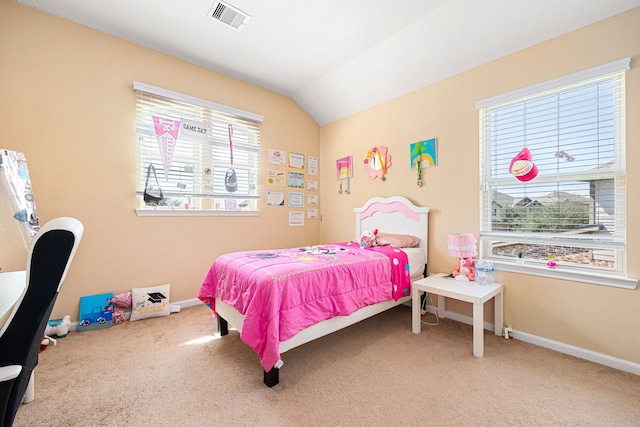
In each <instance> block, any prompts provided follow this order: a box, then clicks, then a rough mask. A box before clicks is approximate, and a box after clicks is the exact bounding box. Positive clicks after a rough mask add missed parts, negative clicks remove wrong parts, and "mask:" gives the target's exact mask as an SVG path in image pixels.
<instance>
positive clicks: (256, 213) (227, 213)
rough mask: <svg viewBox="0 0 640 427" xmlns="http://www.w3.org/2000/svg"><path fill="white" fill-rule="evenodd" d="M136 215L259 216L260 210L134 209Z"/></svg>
mask: <svg viewBox="0 0 640 427" xmlns="http://www.w3.org/2000/svg"><path fill="white" fill-rule="evenodd" d="M136 215H138V216H259V215H260V211H223V210H203V209H191V210H184V209H136Z"/></svg>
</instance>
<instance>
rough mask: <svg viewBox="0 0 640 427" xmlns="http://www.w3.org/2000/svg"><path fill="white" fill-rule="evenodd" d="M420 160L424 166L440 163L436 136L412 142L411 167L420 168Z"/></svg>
mask: <svg viewBox="0 0 640 427" xmlns="http://www.w3.org/2000/svg"><path fill="white" fill-rule="evenodd" d="M418 162H420V166H421V167H423V168H428V167H430V166H436V165H437V164H438V153H437V141H436V138H431V139H426V140H424V141H418V142H414V143H413V144H411V169H412V170H414V169H417V168H418Z"/></svg>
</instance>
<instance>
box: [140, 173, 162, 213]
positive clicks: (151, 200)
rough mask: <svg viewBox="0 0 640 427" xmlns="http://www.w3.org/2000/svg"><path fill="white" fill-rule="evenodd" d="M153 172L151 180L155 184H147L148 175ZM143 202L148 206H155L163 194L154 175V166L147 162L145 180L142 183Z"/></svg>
mask: <svg viewBox="0 0 640 427" xmlns="http://www.w3.org/2000/svg"><path fill="white" fill-rule="evenodd" d="M152 172H153V180H154V181H155V186H154V185H153V184H152V185H149V177H150V176H151V173H152ZM142 198H143V200H144V202H145V203H146V204H147V205H149V206H156V205H157V204H158V203H160V201H161V200H162V199H164V196H163V195H162V188H160V183H159V182H158V177H157V176H156V168H155V166H153V164H152V163H149V166H147V181H146V182H145V184H144V194H143V196H142Z"/></svg>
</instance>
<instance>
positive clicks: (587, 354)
mask: <svg viewBox="0 0 640 427" xmlns="http://www.w3.org/2000/svg"><path fill="white" fill-rule="evenodd" d="M427 311H429V312H430V313H433V312H434V307H432V306H428V307H427ZM445 315H446V318H447V319H451V320H455V321H457V322H461V323H465V324H467V325H473V318H471V317H468V316H463V315H460V314H458V313H453V312H450V311H446V312H445ZM484 328H485V329H486V330H489V331H491V332H495V325H494V324H493V323H489V322H484ZM512 335H513V338H514V339H516V340H520V341H524V342H527V343H529V344H534V345H537V346H540V347H544V348H548V349H549V350H554V351H557V352H559V353H564V354H568V355H570V356H574V357H577V358H579V359H584V360H588V361H590V362H595V363H599V364H600V365H604V366H609V367H610V368H615V369H619V370H621V371H624V372H629V373H631V374H634V375H640V364H638V363H634V362H630V361H628V360H624V359H619V358H617V357H612V356H608V355H606V354H602V353H597V352H595V351H591V350H587V349H585V348H581V347H576V346H573V345H569V344H565V343H562V342H559V341H553V340H550V339H547V338H543V337H539V336H536V335H532V334H528V333H526V332H521V331H517V330H513V332H512Z"/></svg>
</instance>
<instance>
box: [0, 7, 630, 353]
mask: <svg viewBox="0 0 640 427" xmlns="http://www.w3.org/2000/svg"><path fill="white" fill-rule="evenodd" d="M639 23H640V9H636V10H632V11H630V12H627V13H625V14H623V15H620V16H617V17H614V18H612V19H609V20H606V21H604V22H601V23H597V24H595V25H592V26H590V27H587V28H585V29H582V30H579V31H576V32H573V33H570V34H568V35H565V36H563V37H559V38H557V39H554V40H551V41H549V42H546V43H543V44H540V45H538V46H535V47H532V48H530V49H527V50H525V51H522V52H519V53H516V54H514V55H510V56H508V57H506V58H503V59H500V60H497V61H495V62H492V63H490V64H487V65H485V66H482V67H479V68H477V69H474V70H471V71H468V72H466V73H463V74H460V75H458V76H456V77H453V78H450V79H447V80H445V81H443V82H440V83H438V84H435V85H432V86H429V87H425V88H423V89H420V90H418V91H415V92H413V93H410V94H408V95H405V96H403V97H400V98H398V99H395V100H393V101H390V102H387V103H385V104H383V105H380V106H377V107H375V108H372V109H370V110H367V111H365V112H363V113H360V114H356V115H354V116H352V117H349V118H347V119H344V120H341V121H337V122H335V123H332V124H330V125H327V126H324V127H323V128H322V129H320V128H319V127H318V126H317V125H316V124H315V123H314V122H313V121H312V120H311V119H310V118H309V117H308V116H307V115H306V114H305V113H304V112H303V111H302V110H301V109H300V108H299V107H298V106H297V105H296V104H295V103H294V102H293V101H292V100H291V99H289V98H287V97H283V96H280V95H277V94H274V93H272V92H269V91H266V90H263V89H260V88H258V87H254V86H251V85H248V84H244V83H241V82H239V81H237V80H234V79H230V78H227V77H224V76H221V75H219V74H216V73H212V72H210V71H207V70H204V69H202V68H199V67H196V66H194V65H192V64H189V63H186V62H183V61H180V60H177V59H174V58H171V57H168V56H166V55H163V54H161V53H158V52H155V51H152V50H149V49H146V48H143V47H140V46H136V45H133V44H130V43H127V42H124V41H122V40H119V39H116V38H113V37H110V36H107V35H104V34H101V33H99V32H97V31H93V30H90V29H88V28H85V27H82V26H79V25H76V24H72V23H69V22H67V21H64V20H62V19H58V18H55V17H52V16H49V15H47V14H44V13H41V12H38V11H35V10H32V9H30V8H27V7H24V6H21V5H18V4H16V3H14V2H12V1H10V0H0V76H1V78H0V94H1V95H2V102H0V121H1V123H2V125H3V126H2V128H3V132H2V133H0V147H7V148H11V149H16V150H22V151H24V152H25V153H27V156H28V159H29V166H30V169H31V172H32V178H33V186H34V192H35V195H36V200H37V204H38V208H39V213H40V218H41V220H42V221H43V222H44V221H46V220H48V219H51V218H54V217H57V216H62V215H70V216H74V217H77V218H79V219H80V220H81V221H82V222H83V223H84V224H85V227H86V231H85V238H84V240H83V242H82V244H81V246H80V249H79V251H78V254H77V257H76V260H75V262H74V265H73V268H72V269H71V271H70V273H69V275H68V278H67V281H66V283H65V286H64V288H63V291H62V293H61V295H60V298H59V300H58V304H57V305H56V308H55V310H54V316H62V315H64V314H71V315H72V317H75V318H77V311H78V298H79V297H80V296H81V295H86V294H92V293H98V292H108V291H113V292H122V291H125V290H127V289H129V288H131V287H134V286H146V285H152V284H158V283H171V285H172V299H173V300H182V299H189V298H193V297H195V295H196V293H197V291H198V288H199V285H200V282H201V280H202V278H203V276H204V274H205V273H206V271H207V269H208V267H209V265H210V264H211V262H212V260H213V259H214V258H215V257H216V256H217V255H219V254H221V253H223V252H227V251H230V250H241V249H245V248H257V247H261V248H265V247H276V246H277V247H284V246H294V245H305V244H310V243H313V242H320V243H322V242H330V241H340V240H346V239H349V238H351V237H352V236H353V234H354V220H353V212H352V208H353V207H355V206H360V205H362V204H363V203H364V202H365V201H366V200H367V199H369V198H370V197H373V196H390V195H396V194H400V195H403V196H406V197H408V198H410V199H411V200H413V201H414V202H415V203H417V204H421V205H426V206H429V207H430V208H431V211H430V234H429V238H430V242H429V251H430V256H429V271H430V272H439V271H450V270H452V269H453V267H454V266H453V264H454V263H453V260H452V259H451V258H450V257H449V256H448V255H447V250H446V243H445V242H446V236H447V234H449V233H450V232H457V231H472V232H474V233H475V234H477V233H478V228H479V225H478V208H479V201H478V184H477V183H478V116H477V112H476V110H475V102H476V101H477V100H479V99H483V98H487V97H490V96H494V95H497V94H500V93H504V92H507V91H510V90H514V89H518V88H520V87H522V86H527V85H530V84H535V83H538V82H541V81H544V80H548V79H551V78H555V77H558V76H561V75H564V74H568V73H572V72H575V71H579V70H581V69H584V68H589V67H592V66H595V65H599V64H602V63H606V62H609V61H612V60H616V59H619V58H622V57H625V56H632V57H633V60H632V67H633V68H632V69H631V70H630V71H629V72H627V93H628V97H627V106H628V113H627V117H628V118H629V119H628V120H627V140H628V141H629V143H628V144H627V155H628V164H629V165H633V164H634V163H635V162H634V160H638V159H640V145H638V144H634V142H636V141H638V140H639V137H640V121H638V120H636V118H637V117H639V115H640V71H639V70H638V67H637V61H638V59H639V58H640V56H639V55H640V25H638V24H639ZM133 80H139V81H142V82H145V83H149V84H153V85H156V86H161V87H166V88H168V89H171V90H175V91H179V92H183V93H186V94H189V95H194V96H198V97H201V98H205V99H209V100H211V101H214V102H218V103H222V104H227V105H231V106H234V107H237V108H241V109H245V110H249V111H253V112H256V113H259V114H263V115H264V117H265V121H264V124H263V126H262V131H263V133H262V142H263V146H264V147H269V148H279V149H283V150H291V149H294V150H296V151H302V152H304V153H305V154H310V155H319V156H320V163H321V164H320V171H321V177H320V185H321V193H320V194H321V201H320V205H321V206H320V208H321V214H322V216H323V221H322V222H319V221H315V222H309V221H307V225H306V226H305V227H304V228H289V227H288V226H287V217H286V216H287V211H288V209H287V208H285V209H276V208H270V209H267V208H264V209H263V212H262V214H261V215H260V216H259V217H258V218H139V217H137V216H136V215H135V214H134V212H133V208H134V206H135V196H134V191H135V183H134V175H135V160H134V159H135V151H134V149H135V137H134V117H135V96H134V93H133V91H132V89H131V84H132V81H133ZM431 137H437V138H438V155H439V165H438V166H437V167H435V168H431V169H427V170H425V171H424V172H423V182H424V184H423V186H422V187H421V188H419V187H417V186H416V184H415V181H416V173H415V172H414V171H410V170H409V167H408V165H409V153H408V150H409V148H408V146H409V144H410V143H411V142H414V141H417V140H420V139H425V138H431ZM320 141H321V142H322V143H321V144H320ZM374 145H386V146H388V147H389V148H390V154H391V156H392V157H393V166H392V167H391V168H390V170H389V174H388V180H387V181H385V182H382V181H381V180H380V179H376V180H373V181H372V180H370V179H369V178H367V177H366V175H365V173H364V168H363V166H362V160H363V158H364V155H365V153H366V151H367V150H368V149H369V148H371V147H372V146H374ZM347 155H353V156H354V162H355V166H354V170H355V177H354V178H353V179H352V182H351V189H352V194H351V195H349V196H347V195H345V194H343V195H341V196H340V195H338V194H337V190H338V182H337V181H336V179H335V169H334V167H335V160H336V159H337V158H339V157H343V156H347ZM263 167H264V169H266V160H265V159H264V158H263ZM628 183H629V188H631V189H634V188H637V187H638V185H639V184H640V171H638V169H637V168H635V169H634V168H631V167H630V168H629V170H628ZM265 189H266V187H265V186H264V185H263V186H262V191H263V195H264V191H265ZM632 191H633V190H632ZM632 194H634V193H632ZM639 204H640V200H639V199H638V198H637V197H636V198H634V197H630V198H629V199H628V201H627V207H628V211H627V212H628V217H629V226H628V233H629V239H628V241H629V244H628V248H629V264H630V265H629V273H630V275H631V276H633V277H638V275H639V274H640V267H638V264H637V262H635V261H636V260H638V259H639V255H640V224H638V221H634V220H635V219H637V218H638V212H640V206H639ZM0 265H1V260H0ZM497 279H498V280H500V281H502V282H504V283H505V284H506V291H505V321H506V322H507V323H510V324H511V325H512V326H513V327H514V328H515V329H516V330H519V331H523V332H527V333H530V334H534V335H537V336H540V337H544V338H548V339H551V340H556V341H560V342H564V343H567V344H571V345H575V346H579V347H583V348H586V349H590V350H593V351H596V352H600V353H604V354H607V355H611V356H614V357H619V358H622V359H625V360H629V361H632V362H635V363H640V328H638V327H637V325H638V324H640V296H639V295H640V294H639V293H638V291H637V290H634V291H630V290H622V289H616V288H609V287H604V286H595V285H588V284H581V283H573V282H567V281H559V280H552V279H547V278H541V277H534V276H526V275H520V274H507V273H501V272H498V273H497ZM448 308H450V309H452V310H455V311H457V312H459V313H461V314H464V315H470V314H471V310H470V307H469V306H468V305H466V304H462V303H457V304H456V303H451V304H450V305H448ZM488 311H489V314H490V310H489V309H488Z"/></svg>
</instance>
